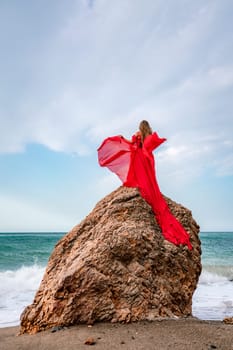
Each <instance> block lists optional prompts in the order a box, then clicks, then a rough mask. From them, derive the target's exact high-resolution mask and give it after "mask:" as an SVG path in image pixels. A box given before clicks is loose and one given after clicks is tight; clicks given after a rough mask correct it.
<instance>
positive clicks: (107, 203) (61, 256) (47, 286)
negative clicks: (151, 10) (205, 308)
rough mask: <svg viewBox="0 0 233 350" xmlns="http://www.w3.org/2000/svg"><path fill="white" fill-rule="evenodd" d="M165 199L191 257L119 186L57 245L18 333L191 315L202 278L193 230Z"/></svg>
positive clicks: (132, 192) (188, 217) (133, 193)
mask: <svg viewBox="0 0 233 350" xmlns="http://www.w3.org/2000/svg"><path fill="white" fill-rule="evenodd" d="M165 199H166V201H167V203H168V205H169V207H170V210H171V212H172V213H173V215H175V216H176V218H177V219H178V220H179V221H180V222H181V223H182V225H183V226H184V228H185V229H186V230H187V231H188V232H189V234H190V238H191V243H192V245H193V249H192V250H191V251H190V250H188V248H187V247H186V246H182V245H180V246H176V245H174V244H172V243H170V242H168V241H166V240H164V238H163V236H162V234H161V230H160V228H159V226H158V225H157V223H156V220H155V216H154V214H153V212H152V209H151V207H150V206H149V205H148V204H147V203H146V202H145V200H144V199H143V198H142V197H141V196H140V194H139V192H138V190H137V189H135V188H127V187H123V186H121V187H119V188H118V189H117V190H115V191H114V192H112V193H111V194H109V195H108V196H106V197H105V198H103V199H102V200H101V201H100V202H99V203H97V205H96V207H95V208H94V209H93V211H92V212H91V213H90V214H89V215H88V216H87V217H86V218H85V219H84V220H83V221H82V222H81V223H80V224H79V225H77V226H75V227H74V228H73V229H72V230H71V231H70V232H69V233H68V234H66V235H65V236H64V237H63V238H62V239H61V240H60V241H59V242H58V243H57V245H56V246H55V248H54V251H53V253H52V254H51V256H50V259H49V262H48V265H47V268H46V271H45V274H44V277H43V280H42V282H41V284H40V287H39V289H38V291H37V293H36V295H35V298H34V301H33V304H32V305H30V306H27V307H26V309H25V310H24V312H23V313H22V315H21V328H20V333H21V334H22V333H30V334H32V333H36V332H38V331H41V330H45V329H48V328H52V327H55V326H69V325H73V324H80V323H86V324H93V323H94V322H98V321H111V322H131V321H139V320H155V319H158V318H167V317H169V318H170V317H186V316H189V315H191V314H192V295H193V293H194V291H195V289H196V286H197V282H198V278H199V275H200V272H201V259H200V258H201V246H200V240H199V237H198V233H199V226H198V225H197V223H196V222H195V220H194V219H193V218H192V213H191V211H190V210H188V209H186V208H185V207H183V206H182V205H180V204H177V203H175V202H174V201H172V200H171V199H169V198H166V197H165Z"/></svg>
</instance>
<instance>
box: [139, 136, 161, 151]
mask: <svg viewBox="0 0 233 350" xmlns="http://www.w3.org/2000/svg"><path fill="white" fill-rule="evenodd" d="M166 140H167V139H166V138H164V137H162V138H161V137H159V136H158V134H157V133H156V132H153V134H151V135H149V136H147V137H146V138H145V140H144V143H143V146H144V148H145V149H146V150H147V151H148V152H152V151H154V150H155V149H156V148H157V147H159V146H160V145H161V144H162V143H163V142H165V141H166Z"/></svg>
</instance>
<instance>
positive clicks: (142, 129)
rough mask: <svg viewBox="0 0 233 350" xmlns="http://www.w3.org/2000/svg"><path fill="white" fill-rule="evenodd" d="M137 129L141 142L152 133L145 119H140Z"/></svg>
mask: <svg viewBox="0 0 233 350" xmlns="http://www.w3.org/2000/svg"><path fill="white" fill-rule="evenodd" d="M139 130H140V132H141V138H142V142H143V141H144V139H145V138H146V137H147V136H148V135H151V134H152V129H151V126H150V124H149V123H148V121H147V120H142V121H141V123H140V124H139Z"/></svg>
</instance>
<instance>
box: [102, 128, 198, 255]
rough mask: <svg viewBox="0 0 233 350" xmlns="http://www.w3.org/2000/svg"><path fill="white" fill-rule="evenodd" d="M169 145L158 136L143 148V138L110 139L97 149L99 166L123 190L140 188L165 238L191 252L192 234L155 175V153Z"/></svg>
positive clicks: (146, 139) (144, 143) (149, 137)
mask: <svg viewBox="0 0 233 350" xmlns="http://www.w3.org/2000/svg"><path fill="white" fill-rule="evenodd" d="M164 141H166V139H165V138H160V137H159V136H158V135H157V133H155V132H154V133H153V134H151V135H148V136H147V137H146V138H145V140H144V142H143V144H142V143H141V138H140V136H135V135H134V136H133V137H132V142H130V141H128V140H126V139H125V138H124V137H122V136H113V137H108V138H107V139H105V140H104V141H103V143H102V144H101V146H100V147H99V148H98V160H99V164H100V166H103V167H107V168H108V169H109V170H111V171H112V172H114V173H115V174H116V175H118V177H119V178H120V179H121V181H122V183H123V185H124V186H127V187H137V188H138V189H139V191H140V193H141V196H142V197H143V198H144V199H145V200H146V201H147V202H148V203H149V204H150V205H151V207H152V209H153V211H154V214H155V217H156V220H157V222H158V224H159V226H160V228H161V230H162V234H163V236H164V238H165V239H166V240H168V241H170V242H172V243H174V244H175V245H179V244H184V245H187V246H188V248H189V249H190V250H191V249H192V245H191V243H190V240H189V234H188V233H187V232H186V231H185V229H184V228H183V226H182V225H181V224H180V223H179V221H177V219H176V218H175V217H174V216H173V215H172V213H171V212H170V209H169V208H168V205H167V203H166V201H165V199H164V198H163V196H162V194H161V192H160V189H159V186H158V183H157V180H156V174H155V161H154V155H153V153H152V152H153V150H155V149H156V148H157V147H158V146H159V145H161V143H163V142H164Z"/></svg>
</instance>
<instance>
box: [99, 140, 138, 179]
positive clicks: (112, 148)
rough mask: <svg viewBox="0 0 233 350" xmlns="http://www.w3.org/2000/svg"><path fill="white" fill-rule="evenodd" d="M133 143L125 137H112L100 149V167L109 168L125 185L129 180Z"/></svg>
mask: <svg viewBox="0 0 233 350" xmlns="http://www.w3.org/2000/svg"><path fill="white" fill-rule="evenodd" d="M131 148H132V143H131V142H130V141H128V140H126V139H125V138H124V137H123V136H112V137H108V138H107V139H105V140H104V141H103V142H102V144H101V145H100V147H99V148H98V150H97V151H98V161H99V164H100V166H102V167H107V168H108V169H109V170H111V171H112V172H113V173H115V174H116V175H117V176H118V177H119V178H120V179H121V181H122V182H123V183H124V182H125V181H126V179H127V175H128V171H129V166H130V157H131V156H130V155H131Z"/></svg>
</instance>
